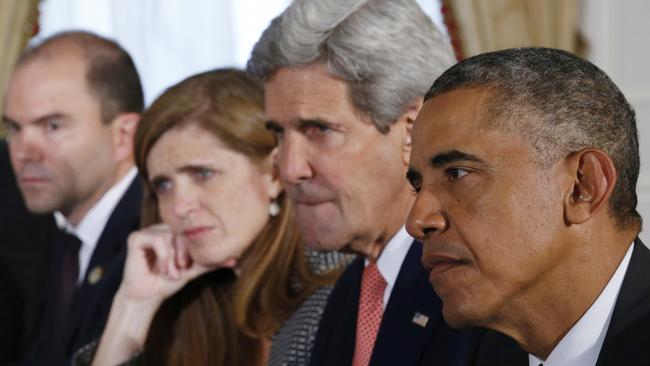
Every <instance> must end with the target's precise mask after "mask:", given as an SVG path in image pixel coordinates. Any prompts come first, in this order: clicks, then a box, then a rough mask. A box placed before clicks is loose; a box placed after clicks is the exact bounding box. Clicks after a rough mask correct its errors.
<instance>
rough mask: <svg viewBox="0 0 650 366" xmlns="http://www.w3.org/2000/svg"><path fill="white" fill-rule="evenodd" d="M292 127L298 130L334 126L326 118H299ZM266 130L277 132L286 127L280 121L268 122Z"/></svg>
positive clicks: (292, 123)
mask: <svg viewBox="0 0 650 366" xmlns="http://www.w3.org/2000/svg"><path fill="white" fill-rule="evenodd" d="M290 124H291V125H294V126H295V127H297V128H300V127H318V126H332V125H333V124H332V123H331V122H328V121H327V120H326V119H324V118H299V119H296V120H294V121H293V122H291V123H290ZM265 126H266V129H267V130H277V129H284V126H282V124H281V123H280V122H278V121H275V120H272V119H270V120H267V121H266V123H265Z"/></svg>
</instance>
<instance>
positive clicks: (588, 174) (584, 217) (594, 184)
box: [564, 149, 617, 224]
mask: <svg viewBox="0 0 650 366" xmlns="http://www.w3.org/2000/svg"><path fill="white" fill-rule="evenodd" d="M569 159H570V162H569V166H570V167H571V170H572V174H573V185H572V189H571V191H570V192H569V193H568V194H567V195H566V197H565V199H564V208H565V215H566V219H567V221H568V222H569V223H571V224H582V223H585V222H587V221H588V220H590V219H591V218H592V217H594V216H595V215H596V214H597V213H598V212H599V211H600V210H601V209H602V208H603V207H606V206H607V202H608V201H609V198H610V197H611V195H612V192H613V191H614V186H615V185H616V179H617V176H616V167H614V162H613V161H612V159H611V158H610V157H609V155H607V154H606V153H605V152H604V151H602V150H598V149H585V150H581V151H579V152H578V153H576V154H573V155H572V156H570V157H569Z"/></svg>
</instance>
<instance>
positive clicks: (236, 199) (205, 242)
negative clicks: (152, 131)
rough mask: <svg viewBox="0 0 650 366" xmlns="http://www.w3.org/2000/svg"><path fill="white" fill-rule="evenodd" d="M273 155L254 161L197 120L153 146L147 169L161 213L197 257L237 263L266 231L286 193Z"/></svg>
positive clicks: (211, 261) (217, 262) (210, 261)
mask: <svg viewBox="0 0 650 366" xmlns="http://www.w3.org/2000/svg"><path fill="white" fill-rule="evenodd" d="M271 159H272V158H271V157H270V156H269V157H268V158H267V159H265V160H264V161H262V162H258V163H254V162H253V161H251V160H250V159H249V158H248V157H246V156H245V155H243V154H241V153H239V152H236V151H234V150H232V149H231V148H229V147H228V146H226V144H225V143H224V142H222V141H221V140H220V139H219V138H217V137H216V136H215V135H214V134H213V133H211V132H209V131H207V130H205V129H203V128H202V127H200V126H199V125H197V124H196V123H191V124H189V125H184V126H182V127H176V128H173V129H171V130H169V131H167V132H165V133H164V134H163V135H162V136H161V137H160V139H159V140H158V141H157V142H156V143H155V144H154V145H153V147H152V148H151V151H150V152H149V155H148V157H147V169H148V170H149V181H150V183H151V186H152V187H153V188H154V190H155V193H156V196H157V198H158V209H159V212H160V216H161V218H162V220H163V221H164V222H165V223H167V224H168V225H169V226H170V227H171V229H172V231H173V232H174V234H175V235H177V237H178V238H180V240H185V243H186V244H187V246H188V251H189V253H190V256H191V258H192V259H193V260H194V261H195V262H197V263H199V264H201V265H205V266H213V267H216V266H220V265H222V264H223V263H226V262H233V261H232V260H233V259H234V260H237V259H239V258H240V257H241V256H242V254H243V253H244V252H245V251H246V249H247V248H248V247H249V246H250V245H251V243H252V242H253V240H254V239H255V238H256V237H257V235H258V234H259V233H260V231H262V228H263V227H264V225H265V224H266V223H267V222H268V220H269V204H270V202H271V200H272V199H273V198H275V197H277V195H278V194H279V192H280V183H279V181H277V180H276V179H274V178H273V174H272V170H271V166H272V161H271Z"/></svg>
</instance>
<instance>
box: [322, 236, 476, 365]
mask: <svg viewBox="0 0 650 366" xmlns="http://www.w3.org/2000/svg"><path fill="white" fill-rule="evenodd" d="M421 255H422V244H421V243H419V242H413V243H412V244H411V247H410V249H409V251H408V253H407V255H406V258H405V259H404V262H403V263H402V267H401V269H400V272H399V275H398V277H397V281H396V282H395V286H394V287H393V291H392V293H391V296H390V299H389V301H388V304H387V306H386V309H385V310H384V315H383V318H382V321H381V325H380V327H379V332H378V334H377V339H376V341H375V346H374V350H373V353H372V357H371V359H370V364H371V365H400V366H408V365H464V364H465V363H466V362H467V358H466V357H467V354H468V351H469V346H470V336H471V335H472V332H471V331H468V330H455V329H452V328H450V327H449V326H448V325H447V324H446V323H445V321H444V320H443V318H442V303H441V301H440V299H439V298H438V296H437V295H436V294H435V292H434V291H433V288H432V287H431V285H430V284H429V281H428V273H427V271H425V270H424V268H423V267H422V265H421V262H420V257H421ZM363 268H364V259H363V258H357V259H356V260H355V261H354V262H352V264H350V266H348V268H347V269H346V270H345V272H344V273H343V274H342V275H341V277H340V279H339V280H338V282H337V283H336V286H335V287H334V290H333V291H332V294H331V295H330V297H329V300H328V302H327V305H326V307H325V312H324V314H323V317H322V319H321V322H320V327H319V330H318V333H317V335H316V340H315V343H314V349H313V351H312V356H311V362H310V365H312V366H320V365H350V364H352V358H353V356H354V341H355V336H356V322H357V312H358V307H359V293H360V287H361V275H362V272H363ZM416 313H420V314H423V315H425V316H428V317H429V321H428V323H427V325H426V327H421V326H419V325H417V324H415V323H413V321H412V320H413V316H414V315H415V314H416Z"/></svg>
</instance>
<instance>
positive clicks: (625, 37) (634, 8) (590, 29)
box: [580, 0, 650, 244]
mask: <svg viewBox="0 0 650 366" xmlns="http://www.w3.org/2000/svg"><path fill="white" fill-rule="evenodd" d="M581 6H582V10H583V12H582V16H583V17H582V19H581V22H580V23H581V31H582V33H583V36H584V37H585V38H586V40H587V44H588V47H589V48H588V50H589V52H588V54H587V55H586V57H587V58H588V59H589V60H590V61H592V62H593V63H595V64H596V65H597V66H598V67H600V68H601V69H603V70H604V71H605V72H606V73H607V74H608V75H609V76H610V77H611V78H612V80H614V82H615V83H616V85H618V87H619V88H620V89H621V90H622V91H623V93H624V94H625V96H626V97H627V99H628V101H629V102H630V103H631V104H632V106H633V107H634V109H635V110H636V113H637V126H638V129H639V146H640V151H641V175H640V176H639V184H638V194H639V212H640V213H641V216H642V217H643V218H644V220H645V221H646V225H645V226H646V228H647V231H646V232H645V233H642V234H641V238H642V239H643V240H644V241H645V243H646V244H650V22H649V21H648V18H649V17H650V1H647V0H583V2H582V4H581Z"/></svg>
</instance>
